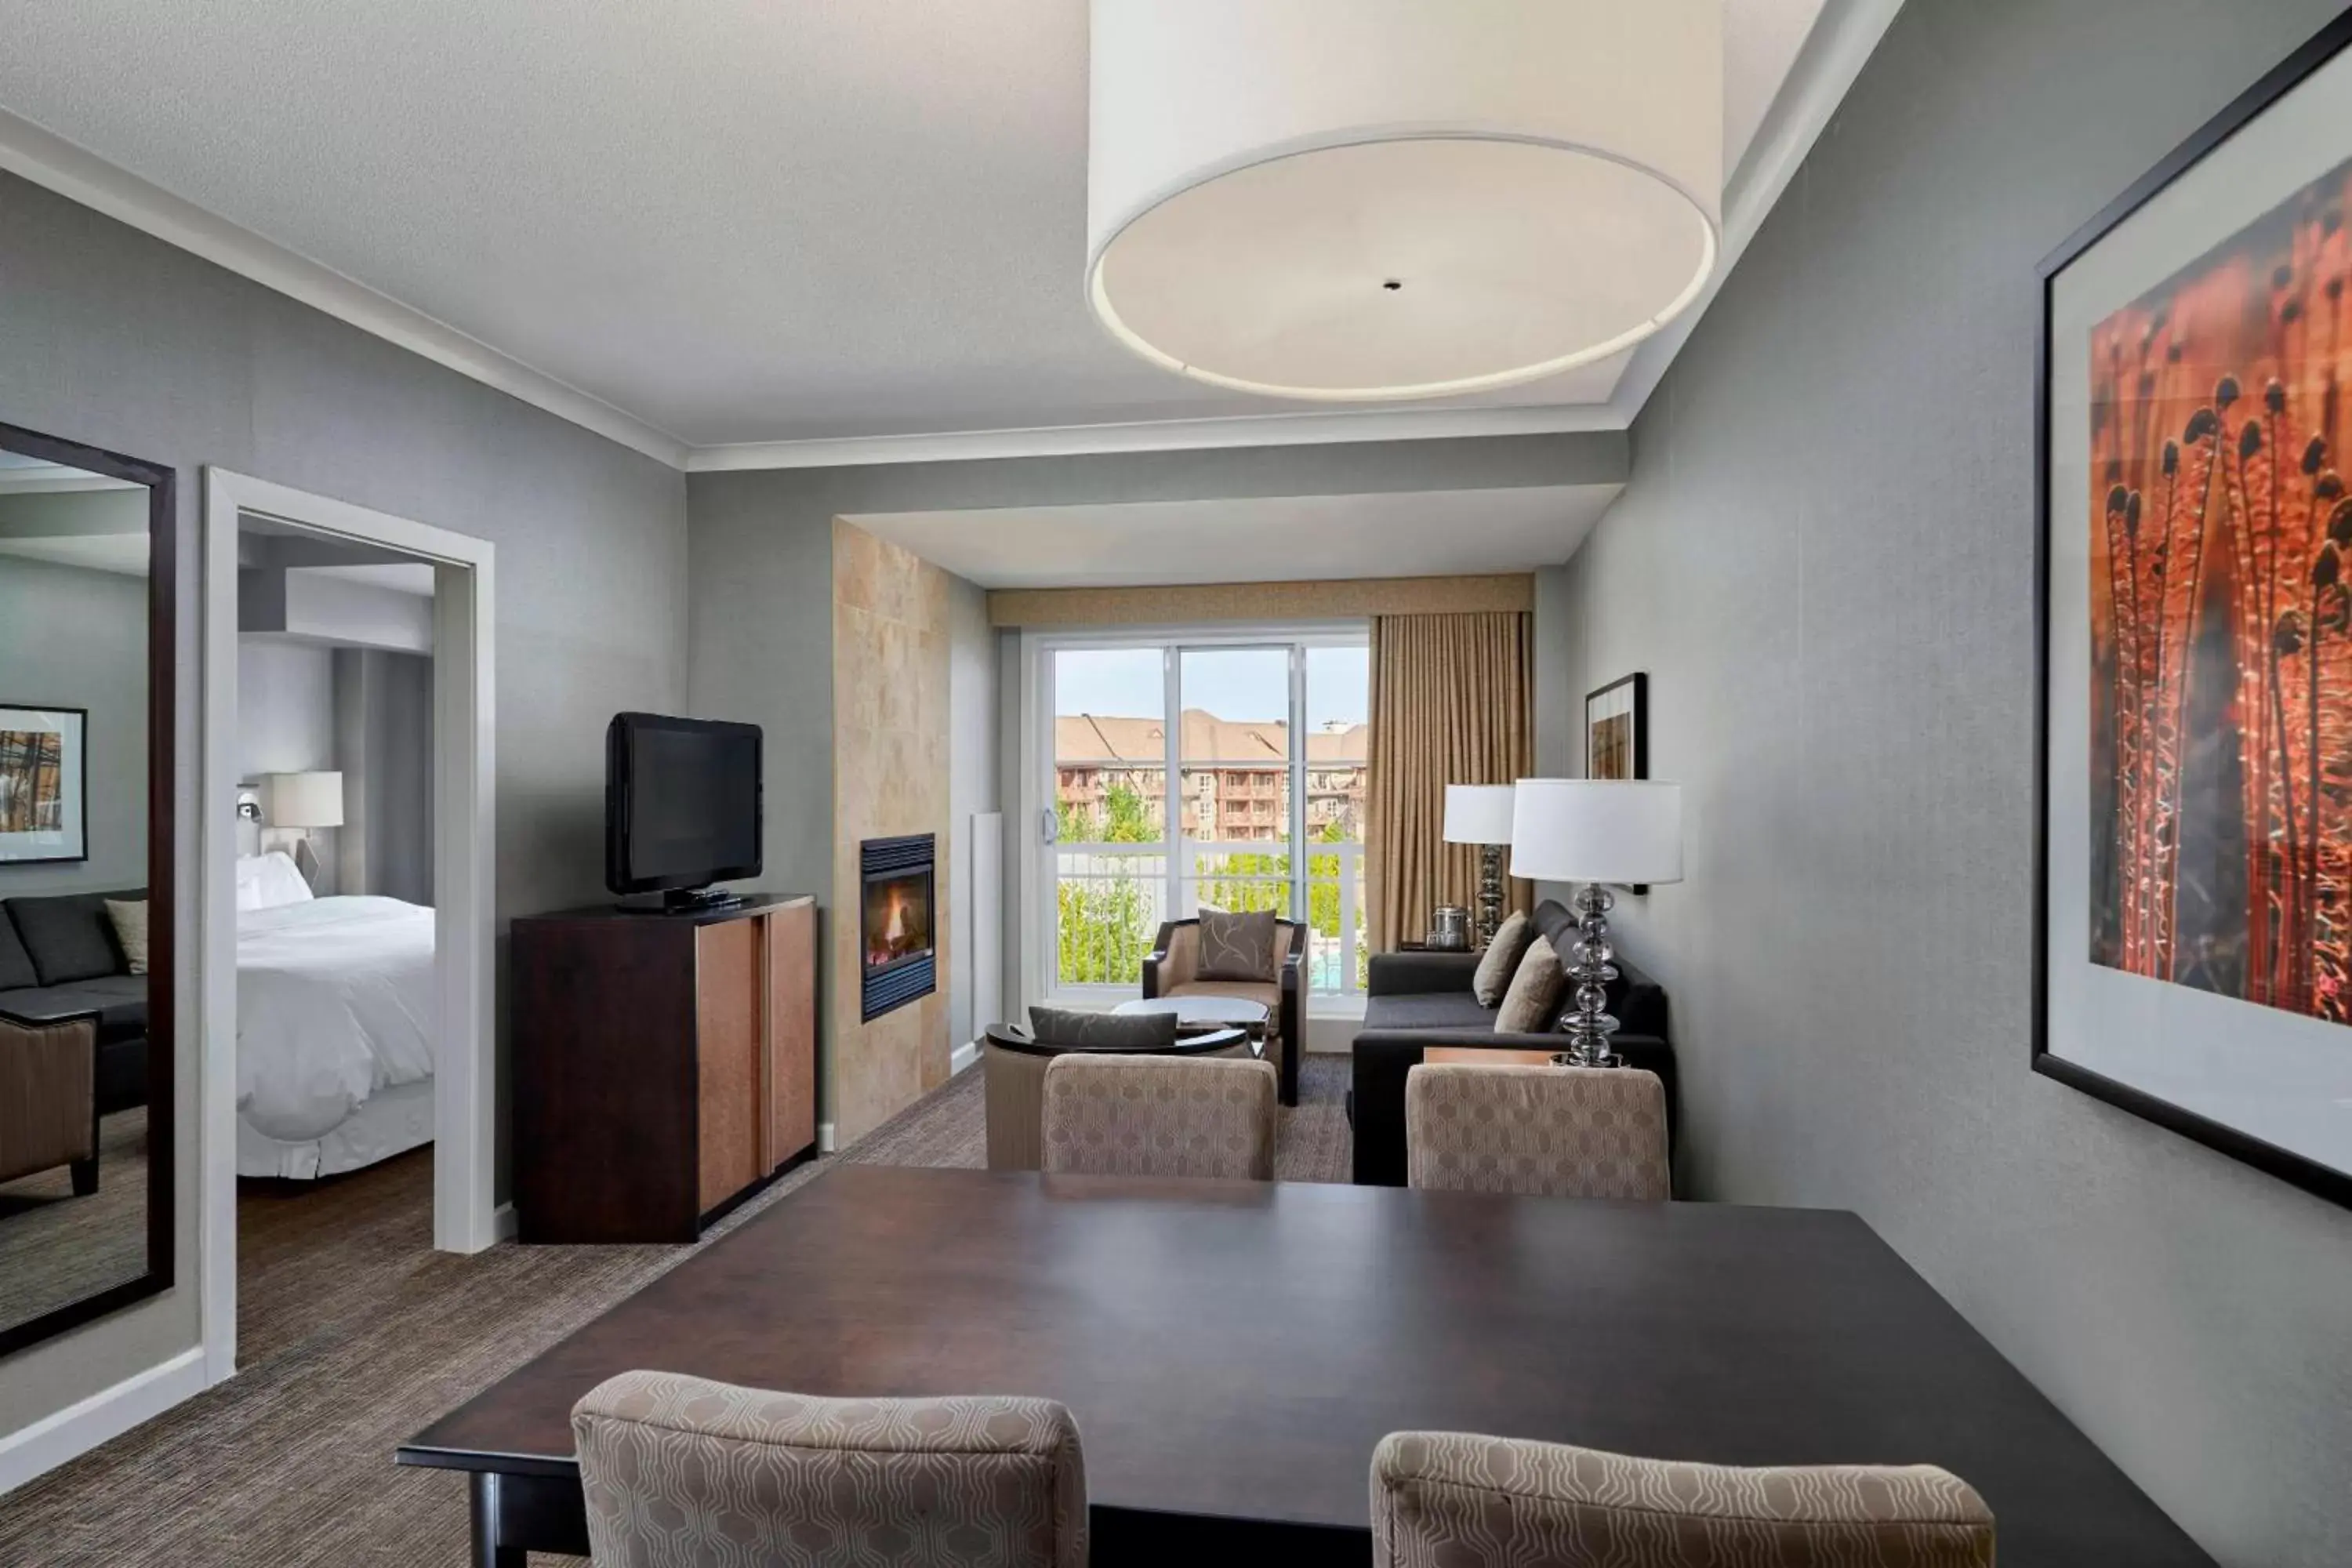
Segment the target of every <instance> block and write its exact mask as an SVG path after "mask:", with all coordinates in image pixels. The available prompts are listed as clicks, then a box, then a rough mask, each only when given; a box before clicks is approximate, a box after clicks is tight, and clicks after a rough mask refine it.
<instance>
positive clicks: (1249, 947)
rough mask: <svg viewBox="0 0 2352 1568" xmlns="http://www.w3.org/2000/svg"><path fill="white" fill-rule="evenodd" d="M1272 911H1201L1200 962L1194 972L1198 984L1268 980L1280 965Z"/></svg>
mask: <svg viewBox="0 0 2352 1568" xmlns="http://www.w3.org/2000/svg"><path fill="white" fill-rule="evenodd" d="M1275 937H1276V931H1275V918H1274V911H1273V910H1256V911H1254V912H1252V913H1249V914H1227V913H1225V912H1223V911H1222V910H1202V911H1201V960H1200V967H1199V968H1198V969H1197V970H1196V971H1194V973H1195V975H1196V977H1197V978H1199V979H1202V980H1272V979H1273V978H1274V976H1275V969H1276V964H1277V963H1279V962H1280V961H1279V960H1278V959H1277V958H1276V955H1275Z"/></svg>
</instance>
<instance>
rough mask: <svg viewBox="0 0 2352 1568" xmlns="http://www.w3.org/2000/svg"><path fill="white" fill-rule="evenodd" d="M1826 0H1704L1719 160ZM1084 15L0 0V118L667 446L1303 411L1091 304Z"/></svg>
mask: <svg viewBox="0 0 2352 1568" xmlns="http://www.w3.org/2000/svg"><path fill="white" fill-rule="evenodd" d="M1821 8H1822V0H1727V92H1726V110H1725V125H1726V135H1727V142H1728V145H1727V158H1726V162H1725V167H1726V169H1727V171H1728V170H1730V169H1732V168H1734V167H1735V166H1736V164H1737V162H1738V155H1739V153H1740V152H1741V151H1742V150H1743V149H1744V148H1745V147H1746V146H1747V144H1748V140H1749V138H1750V137H1752V136H1753V134H1754V132H1755V131H1756V128H1757V125H1758V123H1759V120H1760V119H1761V117H1762V115H1763V114H1764V112H1765V110H1766V109H1767V107H1768V106H1769V103H1770V101H1771V99H1772V96H1773V94H1774V92H1775V91H1776V90H1777V89H1778V88H1779V86H1780V83H1781V81H1782V80H1783V79H1784V78H1785V77H1786V75H1787V72H1788V68H1789V66H1790V61H1791V60H1792V59H1793V58H1794V56H1795V52H1796V49H1797V47H1798V46H1799V45H1800V44H1801V42H1802V41H1803V39H1804V37H1805V34H1806V32H1807V30H1808V29H1809V28H1810V27H1811V25H1812V23H1813V21H1814V19H1815V17H1816V16H1818V14H1819V12H1820V10H1821ZM1086 11H1087V7H1086V4H1085V0H988V3H986V4H943V3H940V0H856V3H855V4H851V3H849V0H693V3H674V4H651V3H648V0H490V3H484V0H396V3H394V4H388V5H332V4H320V3H319V0H205V4H202V5H194V4H176V5H158V4H156V3H155V0H0V37H5V40H6V42H5V47H0V108H5V109H6V110H11V111H13V112H15V113H16V114H19V115H21V116H23V117H25V118H26V119H27V120H29V121H34V122H35V123H36V124H38V125H40V126H42V127H45V128H46V129H47V130H48V131H50V132H55V133H57V134H58V135H59V136H62V137H64V138H66V139H67V140H68V141H70V142H74V143H77V144H79V146H81V147H83V148H85V149H87V150H88V151H89V152H91V153H95V154H97V155H98V156H99V157H100V158H102V159H104V160H106V161H107V162H109V163H113V164H115V165H117V166H118V167H120V168H122V169H125V170H128V171H129V172H131V174H137V175H139V176H141V177H142V178H143V179H145V180H147V181H150V182H152V183H153V184H156V185H159V186H161V187H162V188H163V190H165V191H168V192H170V193H172V194H173V195H177V196H179V197H182V198H184V199H185V200H187V201H189V202H192V203H194V204H195V205H198V206H200V207H202V208H204V209H205V210H207V211H209V212H211V213H213V214H215V215H217V216H220V217H223V218H226V219H227V220H229V221H230V222H232V223H235V224H237V225H240V226H243V227H245V228H247V229H249V230H251V231H253V232H254V233H256V234H257V235H259V236H261V237H264V238H266V239H268V240H271V241H274V242H275V243H277V244H278V245H281V246H284V247H288V248H289V249H291V250H293V251H295V252H297V253H299V254H300V255H302V256H304V257H307V258H310V259H311V260H313V261H316V262H318V263H320V264H322V265H324V266H326V267H328V268H332V269H334V270H336V271H338V272H341V273H342V274H344V275H345V276H347V277H349V278H351V279H355V280H357V281H358V282H360V283H362V284H364V285H366V286H367V287H369V288H371V289H374V290H376V291H378V292H380V293H382V294H383V295H386V296H388V297H390V298H391V299H393V300H397V301H399V302H401V303H403V304H405V305H407V306H410V307H413V308H415V309H416V310H421V311H423V312H425V314H427V315H429V316H432V317H434V318H436V319H437V320H438V321H443V322H445V323H446V324H448V325H449V326H452V327H455V328H457V329H458V330H459V331H463V332H465V333H467V334H470V335H471V336H473V337H474V338H476V339H478V340H479V341H480V342H484V343H486V344H488V345H489V346H490V347H492V348H494V349H497V350H499V351H500V352H502V353H505V354H508V355H510V356H512V357H513V358H515V359H517V360H520V361H521V362H523V363H525V364H528V365H530V366H533V367H535V368H537V369H538V370H540V371H542V372H544V373H546V374H550V375H551V376H554V377H556V378H557V379H559V380H562V381H563V382H566V383H568V384H571V385H572V386H574V387H576V388H579V389H580V390H582V391H584V392H587V393H589V394H591V395H593V396H595V397H598V398H601V399H603V400H604V401H605V402H606V403H609V404H611V405H614V406H615V407H618V408H620V409H623V410H625V411H626V412H628V413H630V414H633V415H635V416H637V417H639V418H641V419H643V420H646V421H647V422H649V423H651V424H652V425H655V426H659V427H660V428H662V429H664V430H666V431H667V432H669V433H671V434H672V435H674V436H677V437H680V438H682V439H684V440H686V441H688V442H689V443H692V444H696V445H709V444H715V443H726V442H738V441H767V440H779V439H797V438H808V437H831V436H854V435H881V434H900V433H913V432H935V431H953V430H971V429H1005V428H1020V427H1027V426H1057V425H1073V424H1100V423H1111V422H1125V421H1141V420H1153V419H1163V418H1200V417H1207V416H1231V415H1252V414H1264V413H1291V412H1295V411H1296V410H1297V405H1292V404H1282V403H1271V402H1267V401H1265V400H1261V399H1255V398H1250V397H1245V396H1240V395H1232V394H1227V393H1222V392H1219V391H1216V390H1214V389H1211V388H1207V387H1202V386H1197V385H1194V384H1190V383H1187V382H1184V381H1181V380H1180V379H1178V378H1177V377H1174V376H1172V375H1170V374H1166V373H1164V372H1162V371H1159V370H1157V369H1154V368H1152V367H1150V366H1149V365H1147V364H1145V363H1141V362H1140V361H1139V360H1136V359H1134V358H1132V357H1130V356H1129V354H1128V353H1126V352H1125V351H1123V350H1121V349H1119V348H1118V347H1117V346H1115V345H1114V344H1113V343H1111V342H1110V341H1109V340H1108V338H1107V337H1106V336H1105V335H1104V334H1103V333H1102V332H1101V331H1099V330H1098V329H1097V327H1096V326H1095V324H1094V322H1093V321H1092V319H1091V318H1090V316H1089V315H1088V313H1087V308H1086V305H1085V301H1084V300H1083V298H1082V296H1081V292H1080V288H1079V276H1080V269H1081V264H1082V261H1083V249H1084V233H1083V230H1084V221H1085V200H1086V118H1087V98H1086V76H1087V59H1086ZM1620 368H1622V367H1621V366H1620V365H1619V364H1616V363H1611V364H1606V365H1601V366H1594V367H1588V368H1587V369H1586V370H1584V371H1582V372H1579V373H1576V374H1572V375H1570V376H1567V377H1562V378H1559V380H1557V381H1554V382H1546V383H1539V384H1536V385H1535V386H1533V387H1521V388H1516V389H1513V390H1512V391H1511V392H1509V393H1507V394H1499V395H1494V396H1492V397H1491V398H1489V399H1486V401H1492V402H1498V403H1500V402H1507V403H1512V404H1540V403H1595V402H1600V401H1602V400H1604V399H1605V398H1606V397H1607V396H1608V394H1609V391H1610V388H1611V386H1612V385H1613V384H1614V381H1615V379H1616V374H1617V371H1618V370H1619V369H1620Z"/></svg>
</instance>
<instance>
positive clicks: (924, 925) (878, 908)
mask: <svg viewBox="0 0 2352 1568" xmlns="http://www.w3.org/2000/svg"><path fill="white" fill-rule="evenodd" d="M936 849H937V840H936V839H934V838H933V837H932V836H931V835H930V834H928V833H916V834H910V835H908V837H904V838H868V839H866V841H865V842H863V843H861V844H860V845H858V847H857V868H858V872H859V874H860V877H861V879H862V880H863V889H862V894H861V898H860V903H861V905H862V907H861V908H860V910H859V911H858V931H859V938H860V942H861V944H862V947H863V953H864V958H865V964H864V969H863V980H862V984H861V986H860V995H859V1010H858V1017H859V1019H860V1020H861V1021H863V1020H865V1019H868V1018H878V1017H880V1016H882V1015H883V1014H885V1013H887V1012H889V1011H890V1010H891V1009H892V1008H894V1007H903V1006H905V1005H907V1004H908V1003H909V1002H912V1001H914V1000H915V999H916V998H918V997H920V996H928V995H929V994H931V993H932V992H933V991H935V990H937V989H938V988H939V984H938V967H937V963H936V962H935V957H936V949H935V939H934V937H933V933H932V924H931V870H932V863H933V856H934V854H935V853H936Z"/></svg>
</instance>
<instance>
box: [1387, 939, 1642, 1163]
mask: <svg viewBox="0 0 2352 1568" xmlns="http://www.w3.org/2000/svg"><path fill="white" fill-rule="evenodd" d="M1535 922H1536V927H1537V929H1538V931H1542V932H1543V934H1544V935H1546V936H1548V937H1549V938H1551V940H1552V945H1553V946H1554V947H1555V948H1560V949H1565V948H1566V946H1567V945H1568V944H1569V943H1570V942H1573V941H1574V940H1575V934H1574V933H1575V928H1576V918H1575V916H1573V915H1571V914H1570V913H1569V911H1568V910H1567V909H1566V908H1565V907H1563V906H1562V905H1560V904H1559V903H1557V902H1554V901H1552V900H1545V901H1544V902H1543V903H1541V904H1538V905H1537V906H1536V910H1535ZM1616 965H1617V970H1618V977H1617V978H1616V979H1615V980H1613V981H1612V982H1610V984H1609V1011H1610V1013H1611V1014H1612V1015H1613V1016H1615V1017H1616V1019H1617V1022H1618V1024H1619V1026H1620V1028H1619V1032H1618V1034H1617V1035H1616V1036H1615V1037H1613V1039H1612V1041H1611V1044H1612V1046H1614V1047H1615V1048H1616V1050H1617V1053H1618V1055H1620V1056H1621V1057H1622V1058H1625V1063H1626V1065H1627V1066H1629V1067H1637V1068H1646V1069H1648V1070H1649V1071H1651V1072H1654V1073H1656V1074H1657V1075H1658V1078H1659V1079H1660V1081H1662V1082H1663V1083H1664V1085H1665V1089H1666V1124H1667V1130H1668V1132H1669V1135H1671V1134H1672V1132H1673V1130H1674V1125H1675V1057H1674V1047H1672V1046H1671V1045H1670V1044H1669V1043H1668V1036H1667V1033H1666V994H1665V992H1664V990H1663V989H1662V988H1660V986H1659V985H1658V983H1657V982H1656V981H1654V980H1653V979H1651V978H1650V977H1649V976H1648V975H1646V974H1644V973H1642V971H1641V970H1640V969H1638V968H1636V967H1635V966H1634V965H1633V964H1632V963H1628V962H1627V961H1626V960H1625V959H1624V958H1623V957H1622V956H1620V957H1619V958H1618V959H1617V960H1616ZM1477 968H1478V955H1477V954H1476V953H1469V952H1379V953H1374V954H1373V955H1372V960H1371V968H1370V976H1369V984H1368V985H1367V988H1366V990H1367V994H1366V997H1365V1002H1364V1024H1363V1027H1362V1028H1360V1029H1359V1030H1358V1031H1357V1033H1356V1041H1355V1046H1354V1047H1353V1050H1352V1053H1351V1054H1352V1056H1353V1058H1354V1062H1353V1068H1352V1079H1353V1082H1352V1087H1351V1088H1350V1089H1349V1095H1348V1114H1349V1121H1350V1122H1351V1123H1352V1125H1353V1128H1354V1131H1355V1179H1356V1182H1357V1184H1359V1185H1362V1186H1387V1187H1401V1186H1402V1185H1404V1176H1405V1149H1404V1079H1405V1074H1407V1073H1408V1072H1410V1071H1412V1069H1413V1068H1415V1067H1417V1066H1419V1065H1420V1063H1421V1059H1422V1053H1423V1051H1426V1050H1428V1049H1429V1048H1430V1047H1433V1046H1446V1047H1486V1048H1490V1049H1501V1050H1558V1049H1559V1048H1560V1047H1561V1046H1562V1045H1563V1044H1564V1042H1563V1041H1562V1040H1561V1038H1560V1037H1559V1034H1558V1033H1556V1032H1553V1031H1555V1030H1556V1029H1557V1027H1558V1025H1559V1016H1560V1014H1562V1013H1564V1012H1566V1011H1568V1010H1570V1008H1571V1007H1572V1006H1573V1005H1574V1004H1573V1002H1572V1000H1571V999H1570V997H1569V996H1567V995H1565V994H1563V995H1562V997H1561V998H1560V1002H1559V1006H1558V1007H1556V1008H1555V1009H1554V1010H1553V1013H1552V1016H1550V1017H1549V1019H1547V1020H1546V1021H1545V1022H1546V1024H1547V1026H1548V1027H1547V1029H1546V1031H1545V1032H1543V1033H1540V1034H1500V1033H1497V1032H1496V1028H1495V1009H1493V1008H1491V1007H1485V1006H1481V1005H1479V1003H1478V998H1477V996H1476V995H1475V994H1473V992H1472V991H1471V988H1470V984H1471V981H1472V979H1473V978H1474V976H1475V974H1476V973H1477Z"/></svg>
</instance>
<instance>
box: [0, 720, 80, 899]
mask: <svg viewBox="0 0 2352 1568" xmlns="http://www.w3.org/2000/svg"><path fill="white" fill-rule="evenodd" d="M11 713H67V714H71V715H72V716H73V721H74V730H73V743H74V751H75V755H76V762H77V766H76V767H75V769H74V777H75V780H76V782H77V783H79V784H80V786H81V787H80V789H79V792H77V793H79V795H80V797H81V798H80V799H79V801H78V802H76V803H75V807H74V821H75V822H76V823H77V824H78V825H79V827H80V829H81V842H80V844H79V847H76V849H75V850H74V852H73V853H71V854H69V855H7V854H0V868H9V867H17V866H77V865H80V864H82V863H84V862H86V861H88V860H89V828H90V822H89V709H87V708H77V707H75V706H73V705H72V704H71V703H68V702H18V701H13V700H0V731H5V730H7V729H8V728H10V725H9V721H8V716H9V715H10V714H11Z"/></svg>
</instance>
